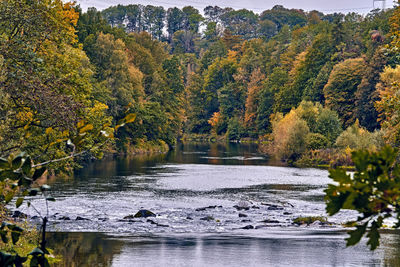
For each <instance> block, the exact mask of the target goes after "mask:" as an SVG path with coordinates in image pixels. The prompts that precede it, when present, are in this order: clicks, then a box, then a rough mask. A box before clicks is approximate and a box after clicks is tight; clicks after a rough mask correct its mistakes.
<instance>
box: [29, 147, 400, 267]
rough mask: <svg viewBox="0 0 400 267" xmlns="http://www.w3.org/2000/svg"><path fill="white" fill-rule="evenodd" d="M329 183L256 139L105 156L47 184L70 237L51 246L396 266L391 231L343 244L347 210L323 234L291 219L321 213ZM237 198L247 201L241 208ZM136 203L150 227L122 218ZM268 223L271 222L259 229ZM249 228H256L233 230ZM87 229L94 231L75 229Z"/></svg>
mask: <svg viewBox="0 0 400 267" xmlns="http://www.w3.org/2000/svg"><path fill="white" fill-rule="evenodd" d="M330 181H331V180H330V179H329V178H328V173H327V171H326V170H318V169H296V168H287V167H277V166H271V162H269V161H268V159H267V158H265V157H263V155H260V154H259V153H258V151H257V145H255V144H229V145H225V144H192V145H190V144H189V145H179V146H178V147H177V148H176V149H175V150H174V151H171V152H169V153H166V154H161V155H160V154H159V155H140V156H133V157H112V158H105V159H104V160H102V161H98V162H93V163H92V164H90V165H88V166H87V167H85V168H83V169H81V170H80V171H78V172H77V173H76V174H75V176H74V177H72V178H70V179H69V180H63V179H55V180H52V181H51V183H52V194H53V195H54V196H55V197H56V199H57V202H56V203H50V211H51V216H50V223H49V228H50V229H51V230H53V231H56V230H57V229H59V230H61V231H71V232H73V233H55V234H53V235H52V237H51V241H50V243H49V246H50V247H52V245H51V244H54V245H55V248H56V251H58V252H59V253H60V254H63V255H64V257H65V260H66V261H65V263H63V264H61V265H60V266H111V265H112V266H124V267H127V266H144V265H146V266H164V265H172V266H208V265H210V266H245V265H250V266H398V265H399V258H400V252H399V248H400V240H399V235H398V234H395V233H392V232H391V233H389V234H385V235H384V239H383V242H382V243H383V246H382V248H380V249H379V250H378V251H376V252H370V251H368V250H367V249H366V247H365V246H364V245H365V244H364V245H362V246H358V247H356V248H350V249H344V246H345V243H344V237H345V235H344V233H342V232H339V231H337V229H341V228H340V226H339V225H340V223H342V222H345V221H348V220H349V218H354V216H355V215H354V214H352V213H346V212H345V213H340V214H338V215H337V216H335V217H333V218H329V221H331V222H333V223H337V225H336V228H334V227H333V228H332V229H330V231H329V230H324V231H320V230H321V229H319V230H318V227H317V229H315V228H314V229H313V230H310V229H309V228H307V229H304V228H298V227H294V226H293V225H292V224H291V222H292V221H293V219H294V218H296V217H298V216H326V213H325V204H324V202H323V190H324V189H325V188H326V185H327V183H329V182H330ZM239 201H247V202H249V203H251V205H253V206H252V207H251V209H249V210H247V211H245V212H244V211H238V210H237V209H236V208H234V206H235V205H236V204H238V202H239ZM32 203H33V205H35V207H36V208H38V209H41V210H44V209H45V208H46V207H45V205H44V203H43V202H41V201H39V200H32ZM268 203H273V204H275V205H279V207H280V208H279V209H270V208H269V206H268ZM210 206H211V207H215V208H210V209H205V210H204V209H203V210H201V209H200V210H198V208H202V207H210ZM141 208H146V209H150V210H152V211H154V212H155V213H156V214H157V215H158V216H157V217H156V218H152V220H153V223H151V222H149V221H147V219H140V220H133V221H130V220H124V219H123V218H124V217H126V216H128V215H131V214H135V213H136V212H137V211H138V210H139V209H141ZM23 212H25V213H27V214H28V215H31V216H32V215H36V213H34V212H33V211H32V210H31V209H26V210H23ZM239 212H244V213H246V214H245V215H246V216H247V217H246V218H245V219H243V218H242V217H239ZM78 216H80V217H84V218H86V219H87V220H76V218H77V217H78ZM208 216H210V217H212V218H214V219H215V220H204V218H207V217H208ZM65 217H68V218H69V220H66V219H65ZM62 218H64V219H62ZM266 219H268V220H271V221H275V222H276V223H271V224H268V223H266V224H268V225H264V222H263V221H265V220H266ZM154 221H155V222H156V224H154ZM157 223H159V224H162V225H168V226H169V227H158V225H157ZM249 224H251V225H252V226H254V228H257V226H260V227H258V229H252V230H242V229H240V228H242V227H244V226H247V225H249ZM85 231H87V232H92V231H97V233H78V232H85ZM275 231H276V232H275ZM99 232H106V233H108V234H102V233H99ZM121 233H124V235H122V234H121ZM179 234H181V235H179ZM121 235H122V236H121ZM126 235H130V236H126Z"/></svg>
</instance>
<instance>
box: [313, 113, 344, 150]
mask: <svg viewBox="0 0 400 267" xmlns="http://www.w3.org/2000/svg"><path fill="white" fill-rule="evenodd" d="M314 129H315V132H316V133H320V134H322V135H324V136H325V137H326V138H327V139H328V141H329V144H333V143H334V142H335V141H336V138H337V137H338V136H339V135H340V134H341V133H342V131H343V130H342V124H341V122H340V119H339V116H338V114H337V113H336V112H335V111H333V110H330V109H327V108H324V109H322V110H321V112H320V113H319V115H318V117H317V118H316V121H315V128H314Z"/></svg>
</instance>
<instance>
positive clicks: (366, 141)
mask: <svg viewBox="0 0 400 267" xmlns="http://www.w3.org/2000/svg"><path fill="white" fill-rule="evenodd" d="M383 145H384V141H383V136H382V132H380V131H375V132H372V133H371V132H368V131H367V130H366V129H365V128H362V127H360V126H359V123H358V121H356V123H355V124H353V125H352V126H349V127H348V128H347V129H346V130H345V131H343V133H341V134H340V136H339V137H338V138H337V140H336V146H337V147H339V148H346V147H349V148H350V149H357V150H358V149H369V150H376V149H380V148H381V147H382V146H383Z"/></svg>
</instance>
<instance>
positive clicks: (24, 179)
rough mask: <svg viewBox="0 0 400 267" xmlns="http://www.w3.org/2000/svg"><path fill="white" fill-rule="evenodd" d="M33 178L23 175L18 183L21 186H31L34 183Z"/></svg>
mask: <svg viewBox="0 0 400 267" xmlns="http://www.w3.org/2000/svg"><path fill="white" fill-rule="evenodd" d="M32 182H33V181H32V179H30V178H28V177H26V176H25V177H22V178H21V179H20V180H19V181H18V185H20V186H25V187H29V186H30V185H31V184H32Z"/></svg>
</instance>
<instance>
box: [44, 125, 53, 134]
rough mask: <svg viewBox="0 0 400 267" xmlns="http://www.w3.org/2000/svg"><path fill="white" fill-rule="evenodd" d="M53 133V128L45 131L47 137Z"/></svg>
mask: <svg viewBox="0 0 400 267" xmlns="http://www.w3.org/2000/svg"><path fill="white" fill-rule="evenodd" d="M52 132H53V128H51V127H49V128H47V129H46V131H45V133H46V134H47V135H49V134H51V133H52Z"/></svg>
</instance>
